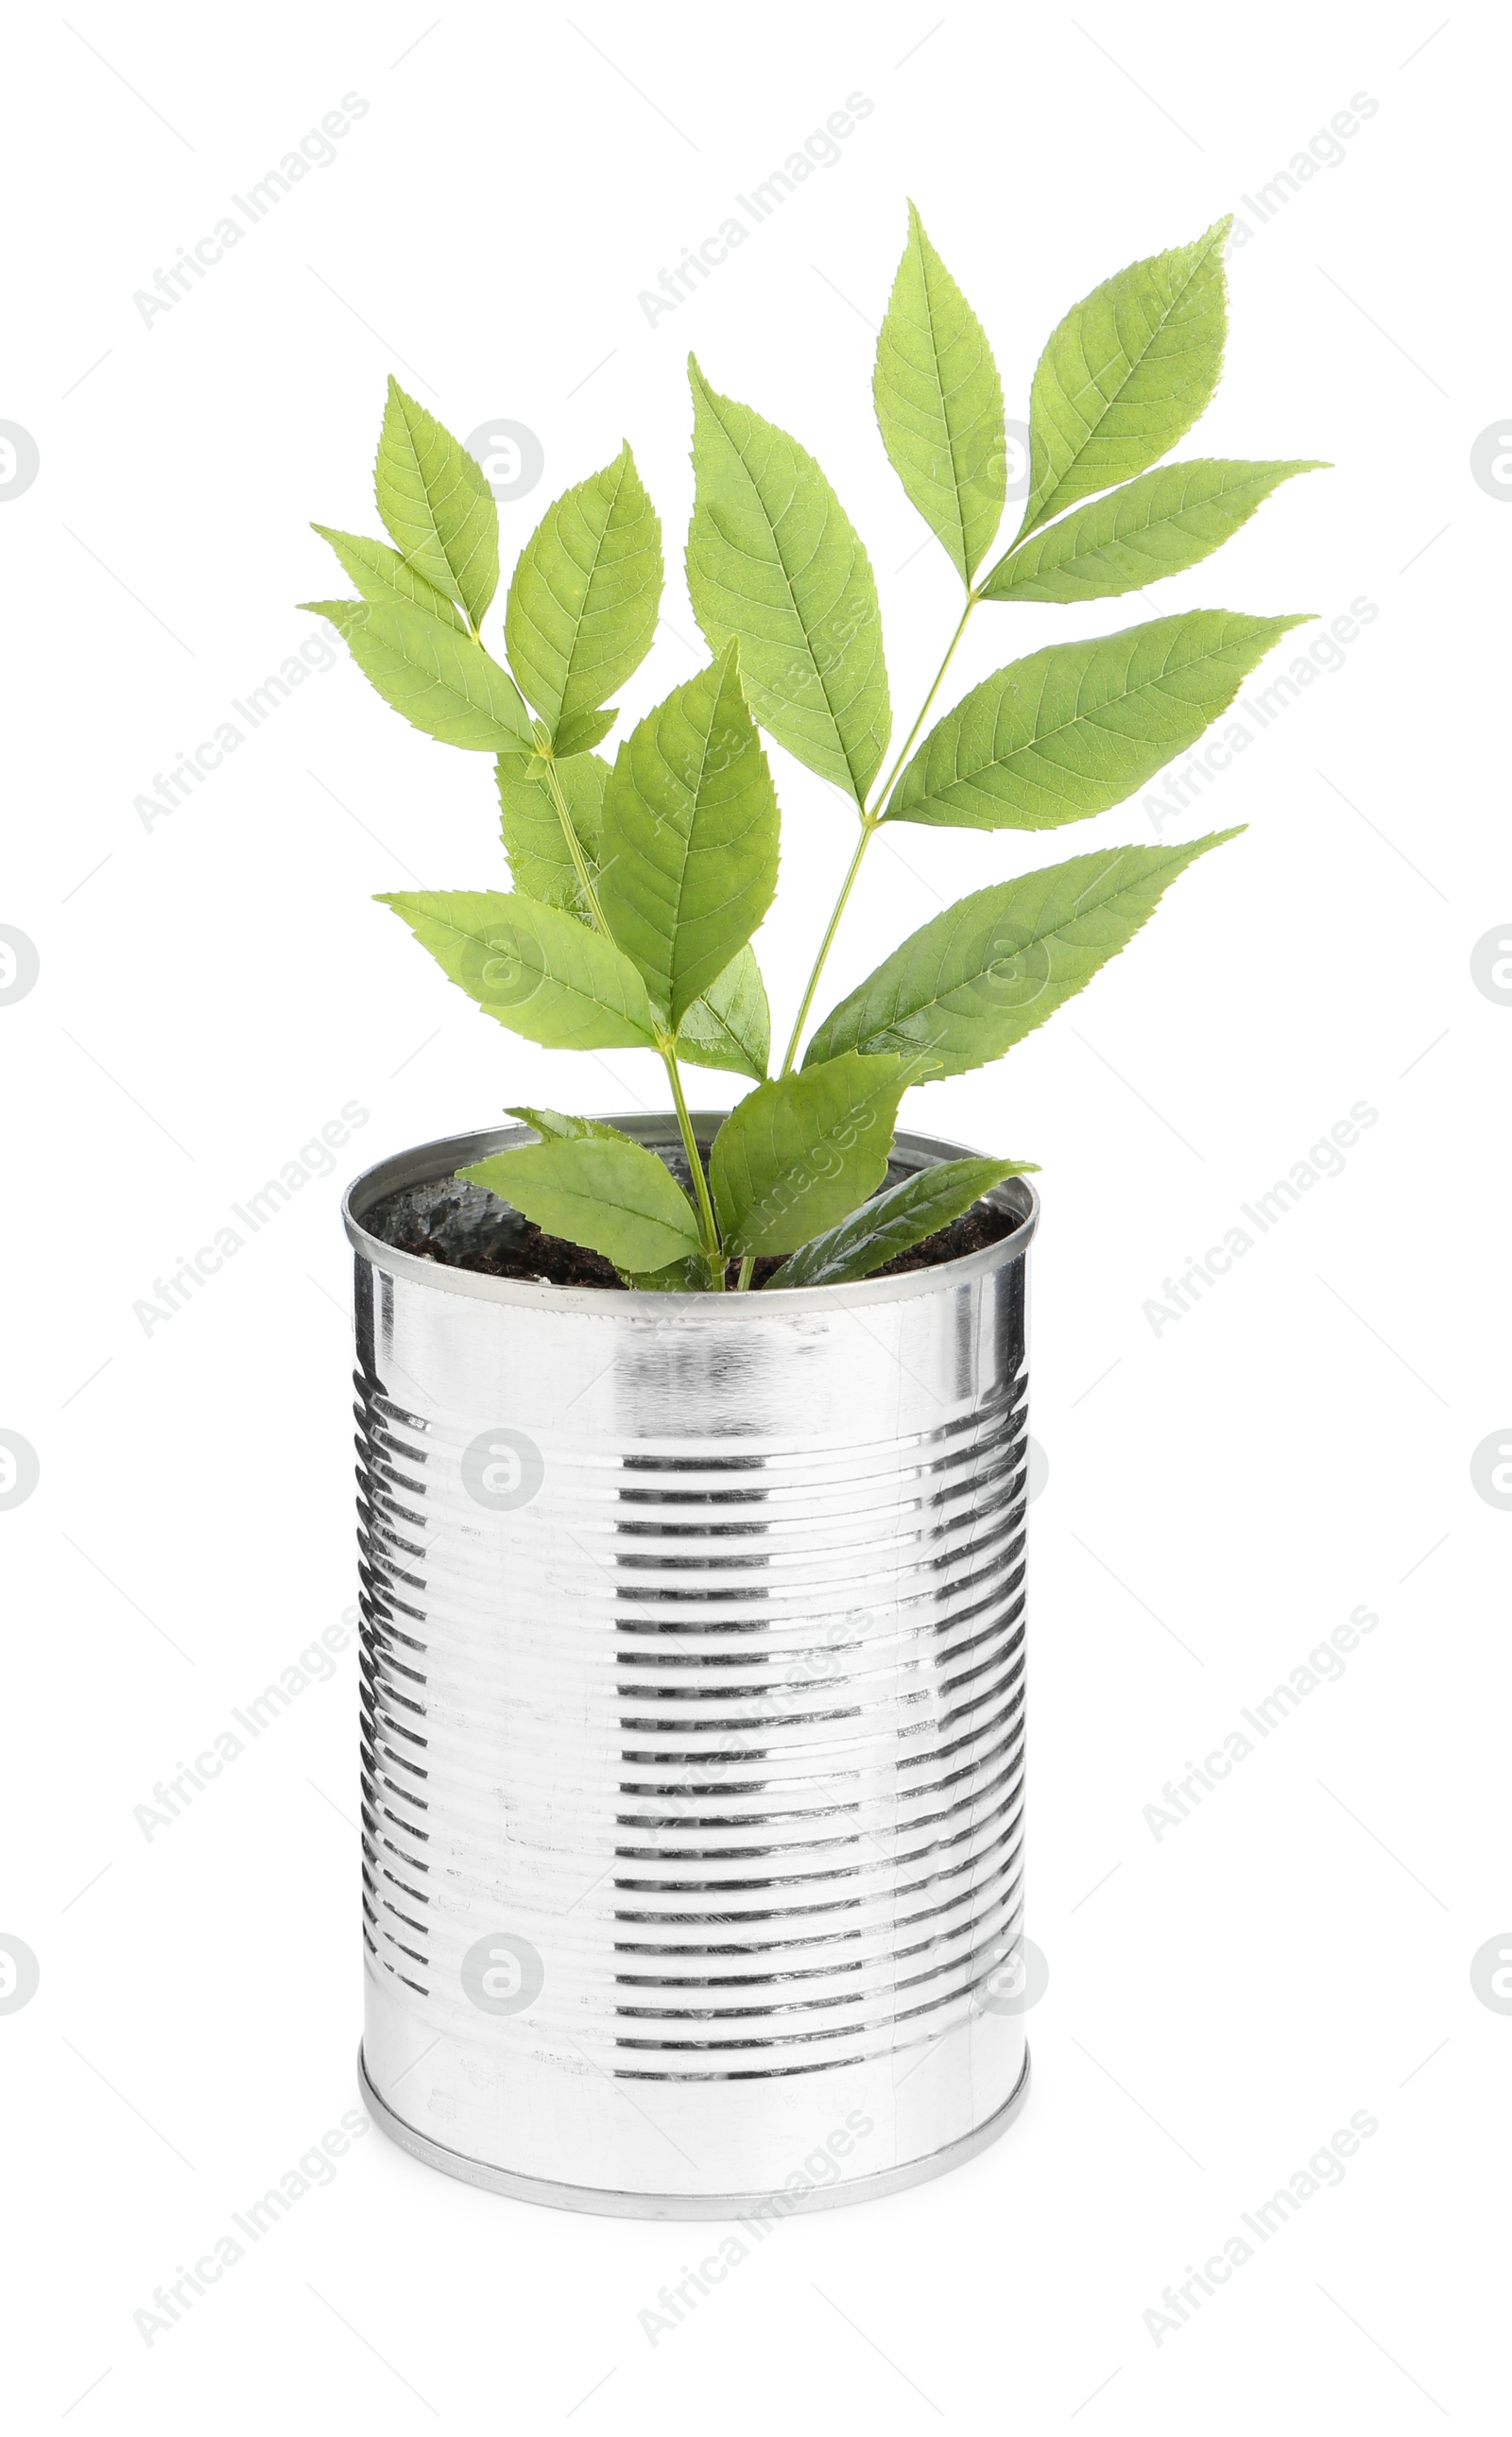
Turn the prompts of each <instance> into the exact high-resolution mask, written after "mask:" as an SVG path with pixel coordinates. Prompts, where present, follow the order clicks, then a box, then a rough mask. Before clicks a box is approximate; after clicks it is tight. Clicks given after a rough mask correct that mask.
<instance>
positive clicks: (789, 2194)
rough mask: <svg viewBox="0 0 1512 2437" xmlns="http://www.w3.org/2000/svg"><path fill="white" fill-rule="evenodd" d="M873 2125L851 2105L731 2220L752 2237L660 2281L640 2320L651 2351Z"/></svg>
mask: <svg viewBox="0 0 1512 2437" xmlns="http://www.w3.org/2000/svg"><path fill="white" fill-rule="evenodd" d="M875 2129H876V2126H875V2122H874V2119H873V2118H872V2117H871V2116H870V2115H867V2114H865V2113H863V2112H862V2110H861V2109H860V2108H859V2107H853V2108H852V2110H851V2112H850V2113H849V2115H847V2117H846V2119H845V2121H844V2123H843V2124H837V2125H836V2126H835V2130H834V2131H833V2132H830V2133H828V2134H826V2136H825V2137H824V2139H823V2140H821V2141H819V2142H818V2143H817V2144H816V2145H815V2147H814V2148H812V2149H811V2150H810V2151H809V2154H808V2156H807V2157H806V2158H805V2159H804V2161H803V2163H802V2165H801V2166H795V2167H794V2169H793V2171H792V2173H791V2174H790V2175H789V2176H788V2177H787V2178H786V2180H785V2182H784V2183H783V2184H782V2189H781V2190H780V2191H775V2192H768V2193H767V2195H766V2197H765V2200H760V2201H758V2203H757V2205H756V2206H755V2207H754V2208H753V2209H752V2210H751V2211H750V2212H749V2214H748V2215H747V2216H746V2217H737V2218H736V2219H735V2223H736V2224H737V2225H738V2226H739V2227H740V2228H741V2231H742V2233H745V2234H747V2235H749V2236H750V2240H749V2242H742V2240H741V2238H740V2235H738V2234H727V2235H725V2237H724V2240H723V2241H722V2242H721V2243H720V2245H719V2248H718V2250H717V2251H712V2252H711V2253H710V2254H709V2256H708V2258H707V2259H700V2261H699V2262H698V2265H697V2267H696V2269H693V2268H689V2267H687V2266H684V2268H683V2271H682V2281H681V2283H680V2284H678V2285H671V2286H669V2285H663V2286H662V2288H661V2290H660V2291H659V2293H658V2295H657V2306H656V2307H655V2308H652V2309H645V2310H642V2311H641V2312H640V2313H639V2323H640V2328H641V2332H642V2335H643V2336H644V2338H645V2340H646V2342H647V2343H648V2344H649V2345H650V2346H651V2349H652V2351H653V2352H655V2350H656V2348H657V2346H658V2344H659V2342H660V2341H661V2339H662V2337H663V2336H670V2335H671V2333H672V2331H673V2329H674V2328H675V2327H680V2326H681V2324H682V2323H683V2321H684V2320H685V2319H687V2318H691V2317H692V2315H693V2313H694V2310H695V2309H696V2308H697V2307H698V2304H699V2301H700V2300H701V2299H705V2298H707V2296H708V2295H709V2294H710V2293H711V2292H712V2290H713V2288H714V2287H715V2286H716V2285H722V2284H723V2283H724V2281H725V2279H726V2277H727V2276H728V2275H729V2274H730V2270H731V2269H732V2268H738V2267H739V2266H740V2264H741V2262H742V2261H743V2260H746V2259H748V2258H749V2257H750V2255H751V2252H752V2251H753V2250H754V2249H755V2248H756V2247H757V2246H758V2245H759V2244H761V2243H764V2242H765V2240H766V2238H767V2236H768V2235H771V2234H775V2232H776V2231H777V2228H778V2227H779V2226H780V2225H782V2223H784V2221H785V2220H786V2219H787V2218H790V2217H792V2216H794V2215H795V2214H796V2213H797V2212H798V2210H800V2208H802V2206H803V2205H804V2203H805V2201H807V2200H812V2199H813V2198H814V2195H815V2193H816V2192H821V2191H823V2190H824V2188H825V2186H826V2185H827V2184H830V2183H838V2182H839V2180H840V2168H839V2164H838V2162H839V2160H841V2159H842V2158H848V2157H849V2156H850V2154H851V2152H852V2150H853V2148H855V2146H856V2144H857V2142H859V2141H864V2140H865V2139H866V2137H867V2135H868V2133H869V2132H872V2131H874V2130H875Z"/></svg>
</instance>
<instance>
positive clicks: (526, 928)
mask: <svg viewBox="0 0 1512 2437" xmlns="http://www.w3.org/2000/svg"><path fill="white" fill-rule="evenodd" d="M378 903H379V904H380V905H392V906H393V908H394V911H395V912H396V914H398V915H400V916H401V917H402V918H403V920H405V921H406V922H408V924H409V926H410V928H411V930H412V931H413V933H414V936H415V938H417V939H418V940H419V942H420V944H421V946H422V947H423V948H429V949H430V951H431V955H432V956H434V958H435V960H436V962H437V964H438V965H439V966H440V967H441V970H442V972H443V973H446V974H447V975H448V979H450V980H451V981H454V982H455V983H457V985H458V986H459V988H460V989H462V990H465V991H466V993H467V996H468V997H469V998H472V999H476V1000H477V1002H478V1005H479V1006H480V1007H481V1008H483V1013H484V1014H485V1015H491V1016H493V1017H495V1018H496V1019H497V1021H498V1022H499V1023H500V1024H503V1025H507V1026H508V1027H509V1029H510V1031H511V1032H519V1033H523V1035H524V1037H525V1039H526V1040H527V1041H538V1042H540V1043H542V1044H543V1045H544V1047H546V1048H547V1049H649V1048H654V1047H655V1045H656V1035H655V1031H654V1027H653V1019H652V1014H651V1008H650V1003H649V1001H648V1000H647V998H646V991H645V984H644V982H643V981H642V979H641V976H640V974H639V973H637V972H636V969H635V967H634V966H633V965H632V964H631V962H630V959H629V957H628V956H622V955H621V953H620V951H619V949H618V948H617V947H615V946H614V944H613V942H612V940H609V939H606V938H601V937H600V935H599V933H598V932H596V931H590V930H589V929H588V928H587V927H586V926H585V925H584V924H583V923H581V922H577V921H574V920H573V919H572V917H571V914H563V913H561V912H559V911H558V909H557V908H556V907H555V906H554V905H541V904H537V903H536V902H535V900H534V899H532V898H529V897H522V896H520V895H519V892H518V891H517V892H516V893H515V894H514V895H512V896H503V895H501V894H500V893H499V892H498V891H497V890H493V889H476V890H474V889H466V888H451V889H435V890H431V889H422V890H417V891H400V892H398V893H397V894H396V895H394V896H384V897H380V898H379V899H378ZM585 1240H586V1239H585ZM648 1266H650V1267H655V1263H651V1264H648Z"/></svg>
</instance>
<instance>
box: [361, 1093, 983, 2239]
mask: <svg viewBox="0 0 1512 2437" xmlns="http://www.w3.org/2000/svg"><path fill="white" fill-rule="evenodd" d="M616 1122H617V1123H621V1124H623V1125H624V1126H625V1128H626V1130H627V1131H639V1132H640V1133H641V1134H642V1138H643V1139H651V1140H654V1141H659V1134H658V1131H657V1130H656V1129H655V1128H654V1127H651V1126H649V1125H648V1124H647V1123H646V1122H645V1121H642V1122H641V1124H640V1125H639V1126H636V1127H632V1124H631V1121H630V1120H628V1119H623V1118H622V1119H617V1120H616ZM519 1138H520V1136H519V1132H518V1131H509V1132H502V1133H499V1134H493V1135H488V1136H480V1137H475V1138H469V1140H468V1141H467V1142H466V1143H465V1144H457V1143H451V1144H443V1145H436V1146H432V1147H430V1148H429V1149H428V1150H427V1151H426V1152H423V1153H418V1154H415V1155H413V1157H412V1159H411V1160H410V1161H409V1162H408V1163H402V1162H400V1163H389V1164H388V1166H387V1168H386V1169H384V1170H378V1171H375V1172H374V1174H373V1176H372V1177H370V1178H368V1179H365V1180H363V1182H362V1183H361V1185H360V1186H359V1187H357V1188H354V1196H353V1208H354V1214H355V1215H354V1216H353V1219H352V1221H351V1224H352V1233H353V1239H354V1242H355V1243H356V1245H357V1247H358V1255H359V1257H358V1261H357V1317H358V1354H359V1360H358V1372H357V1388H358V1422H359V1436H358V1448H359V1477H360V1539H361V1551H362V1612H363V1620H364V1627H363V1654H362V1666H363V1736H362V1811H363V1852H364V1871H363V1877H364V1889H363V1911H364V1926H365V1936H366V1943H367V1959H368V1983H369V2008H368V2025H367V2034H366V2039H365V2043H364V2045H365V2057H366V2065H367V2070H368V2073H369V2075H370V2076H371V2078H372V2081H373V2085H374V2088H375V2090H376V2091H377V2093H378V2096H379V2097H380V2098H381V2099H382V2100H383V2101H384V2102H385V2103H386V2105H387V2107H388V2108H389V2109H391V2110H392V2111H393V2113H395V2114H396V2116H397V2117H398V2118H399V2119H400V2121H401V2123H402V2124H405V2125H408V2126H411V2127H413V2129H414V2130H415V2131H416V2132H417V2133H418V2134H420V2135H422V2136H424V2137H425V2138H426V2139H428V2140H429V2141H431V2142H435V2143H439V2144H440V2145H442V2147H443V2148H446V2149H448V2150H452V2151H457V2152H460V2153H461V2155H462V2156H463V2157H465V2158H467V2159H472V2160H475V2161H478V2162H481V2163H482V2164H483V2165H487V2166H492V2167H496V2168H498V2169H501V2170H502V2172H503V2174H504V2175H506V2176H507V2175H509V2174H515V2175H519V2176H525V2177H532V2178H536V2179H537V2180H540V2181H544V2182H550V2183H558V2184H565V2185H578V2186H584V2185H586V2186H591V2187H594V2188H597V2189H600V2190H608V2191H613V2192H618V2193H646V2194H655V2193H665V2194H668V2195H682V2196H685V2197H687V2198H696V2197H697V2196H699V2195H704V2196H707V2195H712V2194H720V2193H730V2192H737V2193H750V2192H760V2191H765V2190H775V2189H777V2188H780V2187H781V2186H782V2185H783V2184H784V2183H787V2181H788V2179H789V2177H790V2176H791V2175H792V2174H793V2172H794V2171H795V2169H800V2168H801V2166H802V2165H803V2161H804V2158H805V2155H806V2154H807V2153H808V2152H809V2151H810V2150H811V2149H812V2148H813V2145H814V2144H815V2143H816V2142H818V2143H820V2144H823V2143H825V2142H826V2141H827V2140H829V2138H830V2136H831V2135H832V2134H835V2135H836V2137H837V2140H838V2142H839V2144H840V2145H841V2146H842V2147H843V2150H844V2154H843V2157H842V2158H841V2160H840V2161H839V2162H838V2163H835V2164H833V2165H826V2166H825V2169H824V2173H825V2177H826V2179H827V2178H829V2177H831V2176H833V2177H834V2178H835V2180H837V2181H840V2182H846V2181H851V2180H854V2181H856V2182H857V2183H860V2182H863V2181H865V2180H867V2179H869V2178H871V2177H874V2176H876V2175H878V2174H886V2173H888V2172H890V2171H892V2170H894V2169H896V2168H898V2167H900V2166H903V2165H907V2164H909V2163H910V2162H912V2161H916V2160H920V2159H923V2158H926V2157H927V2156H928V2155H929V2154H930V2153H931V2152H932V2151H935V2150H938V2149H940V2148H944V2147H946V2146H948V2145H949V2144H950V2143H951V2142H953V2141H958V2140H960V2139H961V2138H962V2137H963V2136H965V2135H967V2134H969V2133H970V2132H972V2131H973V2130H975V2129H976V2127H978V2126H979V2125H981V2124H982V2123H983V2122H985V2121H986V2120H987V2119H988V2118H989V2117H991V2116H992V2115H993V2113H995V2112H996V2111H998V2110H999V2109H1001V2108H1002V2106H1003V2105H1004V2103H1005V2101H1006V2100H1007V2099H1008V2098H1009V2096H1010V2095H1011V2092H1012V2090H1013V2089H1014V2087H1015V2084H1016V2083H1017V2081H1018V2078H1019V2075H1020V2071H1021V2068H1022V2063H1023V2038H1022V2029H1023V2026H1022V2023H1021V2022H1020V2021H1019V2020H1018V2019H1017V2018H1016V2017H1013V2016H1009V2015H1004V2014H1002V2013H1000V2012H998V2011H997V2010H996V2009H995V2008H994V2007H992V2006H991V2005H984V2004H983V2002H982V1991H983V1990H984V1989H985V1988H986V1986H987V1984H988V1983H989V1981H990V1980H991V1978H992V1976H993V1973H994V1972H997V1971H998V1969H999V1967H1000V1966H1001V1963H1002V1960H1003V1957H1004V1955H1005V1954H1006V1953H1008V1952H1009V1951H1010V1949H1011V1945H1012V1942H1013V1940H1014V1938H1015V1937H1016V1935H1017V1932H1018V1928H1019V1924H1020V1919H1021V1902H1022V1805H1023V1784H1024V1665H1025V1651H1024V1524H1025V1505H1026V1446H1027V1442H1026V1405H1025V1393H1026V1384H1025V1383H1026V1375H1025V1343H1024V1271H1025V1259H1024V1254H1025V1250H1026V1248H1027V1243H1028V1238H1029V1232H1030V1229H1029V1225H1028V1224H1026V1225H1025V1226H1024V1227H1022V1228H1021V1229H1020V1230H1019V1231H1018V1233H1017V1234H1016V1235H1015V1236H1013V1237H1012V1238H1011V1239H1010V1240H1009V1241H1008V1242H1005V1243H1004V1244H1001V1245H998V1246H996V1247H993V1250H992V1251H991V1252H990V1253H987V1254H977V1255H975V1256H974V1257H973V1258H972V1259H971V1260H969V1261H966V1262H961V1263H957V1264H953V1265H952V1266H951V1268H950V1269H948V1270H944V1271H933V1272H928V1271H926V1272H921V1273H918V1274H916V1275H915V1276H911V1277H907V1278H904V1279H899V1280H892V1281H882V1282H875V1281H871V1282H867V1283H866V1284H865V1285H863V1286H862V1287H858V1288H849V1289H839V1290H835V1291H833V1292H831V1293H829V1294H814V1293H805V1294H787V1295H782V1294H776V1293H766V1294H763V1295H751V1296H747V1297H739V1298H736V1297H724V1298H718V1297H707V1296H700V1297H693V1296H656V1297H652V1296H630V1295H624V1296H619V1295H612V1294H602V1293H593V1292H592V1291H590V1290H586V1289H577V1290H565V1289H549V1288H537V1287H531V1286H526V1285H515V1284H511V1283H506V1282H502V1281H497V1280H493V1279H484V1278H482V1277H479V1276H477V1275H476V1274H473V1273H468V1272H466V1271H456V1270H452V1269H448V1268H443V1267H442V1266H441V1265H439V1264H435V1263H428V1262H425V1261H422V1260H417V1259H414V1258H413V1257H412V1256H410V1255H407V1254H396V1253H393V1252H391V1251H388V1250H387V1249H386V1248H384V1247H383V1246H382V1245H380V1244H379V1243H378V1242H377V1241H375V1239H374V1238H373V1237H372V1236H370V1235H368V1234H367V1232H366V1230H365V1229H364V1228H363V1226H362V1225H361V1223H360V1222H361V1219H362V1218H363V1216H364V1215H365V1214H368V1213H371V1211H372V1210H373V1208H374V1206H375V1204H376V1203H377V1202H378V1201H380V1200H381V1198H382V1196H383V1195H384V1194H385V1193H386V1192H391V1191H392V1190H394V1188H395V1186H396V1184H410V1183H415V1182H417V1181H419V1180H421V1179H423V1178H426V1177H436V1176H445V1175H448V1174H449V1173H450V1171H451V1169H452V1167H453V1166H456V1165H457V1164H459V1163H460V1161H461V1160H463V1159H465V1158H476V1157H479V1156H482V1155H483V1153H484V1152H486V1151H487V1150H490V1149H493V1148H501V1147H503V1146H505V1145H506V1144H507V1143H508V1142H510V1141H512V1140H517V1139H519ZM954 1150H955V1147H954V1146H948V1145H937V1144H932V1143H924V1142H922V1141H920V1140H918V1139H917V1138H911V1139H910V1138H905V1139H904V1141H903V1142H902V1143H901V1144H900V1146H899V1157H900V1160H901V1161H902V1162H903V1163H904V1164H905V1165H912V1166H919V1165H923V1164H926V1163H927V1161H928V1160H930V1159H932V1158H935V1157H941V1156H947V1155H954ZM1001 1190H1002V1191H1003V1193H1004V1195H1005V1197H1014V1198H1013V1199H1012V1200H1011V1202H1010V1206H1011V1207H1013V1208H1014V1209H1015V1210H1020V1211H1023V1212H1025V1213H1028V1212H1029V1210H1030V1208H1031V1201H1030V1197H1029V1194H1028V1192H1027V1188H1025V1187H1023V1186H1022V1185H1017V1186H1009V1187H1005V1188H1002V1189H1001ZM480 1446H481V1447H482V1450H483V1453H482V1457H480V1453H479V1450H480ZM490 1449H492V1451H493V1456H494V1458H496V1459H497V1462H496V1463H495V1464H494V1468H493V1469H491V1470H485V1471H484V1472H483V1477H482V1480H481V1481H480V1463H481V1462H482V1463H483V1464H485V1465H486V1464H487V1463H488V1462H489V1460H490V1459H489V1450H490ZM501 1484H502V1488H503V1502H502V1503H500V1502H499V1495H498V1494H499V1490H500V1486H501ZM480 1487H481V1489H482V1495H481V1496H480V1494H479V1492H480ZM491 1940H492V1941H497V1940H505V1941H508V1943H507V1944H506V1945H504V1946H500V1945H499V1944H497V1943H494V1944H492V1945H490V1941H491ZM480 1953H481V1955H482V1958H483V1960H482V1964H480V1961H479V1956H480ZM469 1957H470V1958H471V1962H470V1964H469V1962H468V1958H469ZM490 1957H492V1958H493V1962H494V1965H495V1966H496V1967H501V1968H496V1969H495V1970H494V1976H493V1977H492V1978H490V1979H487V1980H486V1981H484V1982H483V1985H482V1990H481V1995H482V2002H480V1983H479V1972H480V1970H481V1969H486V1968H488V1966H489V1958H490ZM536 1957H538V1968H537V1966H536V1963H535V1961H534V1958H536ZM520 1973H522V1974H523V1980H522V1983H521V1985H520V1986H519V1989H518V1992H517V1993H518V1996H519V2004H518V2007H517V2008H516V2009H515V2010H498V2009H496V2007H495V2001H496V1998H497V1996H498V1994H499V1992H502V2002H503V2004H504V2006H505V2007H507V2006H508V2005H510V2004H512V2003H513V2002H514V1996H513V1995H512V1991H514V1990H515V1982H516V1978H517V1976H518V1975H519V1974H520ZM536 1979H538V1984H539V1985H538V1987H537V1986H536V1985H535V1982H536ZM847 2123H849V2124H850V2128H851V2129H850V2132H849V2134H847V2133H845V2131H844V2130H843V2128H844V2127H845V2126H846V2125H847ZM862 2123H864V2124H865V2125H866V2127H867V2129H866V2130H865V2131H864V2132H861V2131H858V2130H856V2127H857V2126H858V2125H859V2124H862ZM829 2154H833V2152H832V2153H829ZM814 2179H815V2178H814V2171H813V2170H811V2180H814Z"/></svg>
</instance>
